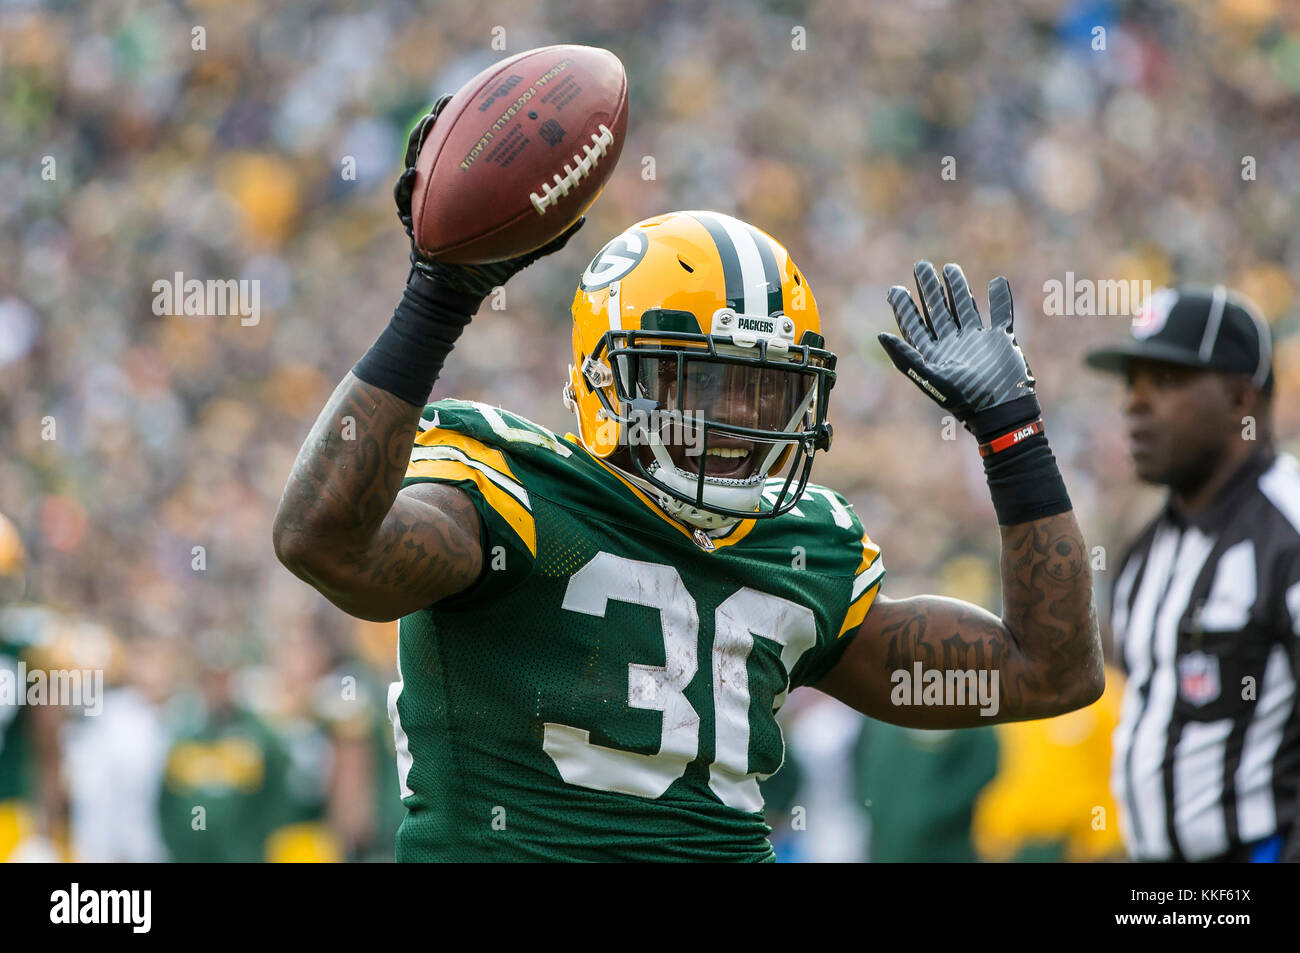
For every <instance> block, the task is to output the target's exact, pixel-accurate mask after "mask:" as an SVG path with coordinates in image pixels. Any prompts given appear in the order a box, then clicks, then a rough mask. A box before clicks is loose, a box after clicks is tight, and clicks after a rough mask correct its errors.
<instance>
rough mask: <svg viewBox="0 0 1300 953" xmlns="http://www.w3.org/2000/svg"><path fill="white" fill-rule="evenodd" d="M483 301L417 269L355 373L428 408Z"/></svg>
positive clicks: (353, 369) (353, 371)
mask: <svg viewBox="0 0 1300 953" xmlns="http://www.w3.org/2000/svg"><path fill="white" fill-rule="evenodd" d="M482 301H483V299H482V298H480V297H477V296H475V295H472V294H466V293H464V292H460V291H455V290H453V289H450V288H447V287H446V286H444V285H441V284H438V283H437V282H434V281H432V280H430V279H429V278H428V277H426V276H425V275H422V274H421V273H420V272H418V271H414V270H412V272H411V274H410V277H409V278H408V279H407V282H406V290H405V291H404V292H403V293H402V300H401V301H400V302H399V303H398V305H397V308H396V309H394V311H393V317H392V318H391V319H390V320H389V322H388V327H386V328H384V330H383V333H381V334H380V335H379V338H378V340H376V341H375V343H374V344H372V345H371V346H370V350H369V351H367V352H366V353H365V356H364V357H362V358H361V360H359V361H357V363H356V365H355V366H354V367H353V368H352V373H353V374H355V375H356V376H357V378H358V379H360V380H363V381H365V382H366V383H367V384H372V385H374V386H375V387H378V388H381V389H382V390H386V391H388V392H389V393H390V394H393V395H395V396H397V397H400V398H402V400H404V401H406V402H407V403H411V404H416V405H418V406H423V405H424V403H425V401H427V400H428V399H429V392H430V391H431V390H433V385H434V382H435V381H437V379H438V375H439V374H440V373H442V365H443V362H445V361H446V360H447V355H448V354H450V353H451V349H452V348H453V347H455V346H456V339H457V338H459V337H460V335H461V332H462V331H464V330H465V326H466V325H467V324H469V322H470V319H471V318H472V316H473V315H474V312H476V311H478V308H479V305H480V304H482Z"/></svg>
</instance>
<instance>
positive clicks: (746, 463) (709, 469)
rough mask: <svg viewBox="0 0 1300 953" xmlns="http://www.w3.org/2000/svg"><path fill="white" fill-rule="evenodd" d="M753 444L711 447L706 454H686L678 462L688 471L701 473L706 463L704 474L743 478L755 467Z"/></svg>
mask: <svg viewBox="0 0 1300 953" xmlns="http://www.w3.org/2000/svg"><path fill="white" fill-rule="evenodd" d="M754 458H755V450H754V445H753V444H740V445H735V446H720V447H709V449H708V450H707V451H706V452H705V453H704V454H698V453H697V454H686V455H685V456H684V458H683V459H682V461H681V462H680V463H679V464H678V466H680V467H681V468H682V469H683V470H685V471H686V472H687V473H696V474H697V473H699V472H700V463H701V461H703V464H704V475H705V476H710V477H717V478H718V479H722V480H743V479H745V478H746V477H748V476H749V475H750V474H751V473H752V471H753V469H754Z"/></svg>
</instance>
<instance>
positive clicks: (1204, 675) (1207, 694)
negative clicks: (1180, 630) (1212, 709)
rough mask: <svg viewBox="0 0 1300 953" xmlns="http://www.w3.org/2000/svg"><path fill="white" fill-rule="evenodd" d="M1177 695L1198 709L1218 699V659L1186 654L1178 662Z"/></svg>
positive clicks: (1198, 653)
mask: <svg viewBox="0 0 1300 953" xmlns="http://www.w3.org/2000/svg"><path fill="white" fill-rule="evenodd" d="M1178 694H1180V695H1182V696H1183V698H1184V699H1186V700H1187V701H1189V702H1191V703H1192V704H1193V705H1195V706H1197V707H1198V708H1199V707H1201V706H1202V705H1208V704H1209V703H1210V702H1212V701H1214V700H1215V699H1216V698H1218V697H1219V659H1218V657H1217V656H1214V655H1207V654H1206V653H1204V652H1188V653H1187V654H1186V655H1184V656H1183V657H1182V658H1180V659H1179V660H1178Z"/></svg>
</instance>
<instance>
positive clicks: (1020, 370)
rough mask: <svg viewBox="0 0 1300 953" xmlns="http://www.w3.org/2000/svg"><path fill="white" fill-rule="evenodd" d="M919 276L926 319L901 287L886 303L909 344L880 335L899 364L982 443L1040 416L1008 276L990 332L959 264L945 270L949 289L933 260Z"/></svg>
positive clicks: (992, 295) (993, 306)
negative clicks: (1014, 324)
mask: <svg viewBox="0 0 1300 953" xmlns="http://www.w3.org/2000/svg"><path fill="white" fill-rule="evenodd" d="M913 273H914V275H915V277H916V287H917V291H918V292H919V295H920V298H921V307H922V308H923V309H924V311H925V320H922V318H921V315H920V314H918V313H917V310H916V304H915V303H914V302H913V301H912V296H911V295H910V294H909V293H908V291H907V289H906V288H904V287H902V286H901V285H894V287H892V288H890V289H889V294H888V295H887V296H886V300H888V301H889V304H890V307H892V308H893V309H894V319H895V320H896V321H897V322H898V329H899V330H900V331H901V332H902V333H903V338H905V339H906V340H903V339H902V338H899V337H897V336H895V335H893V334H889V333H886V332H884V331H882V332H881V333H880V334H879V335H878V336H877V338H878V340H879V341H880V345H881V347H883V348H884V349H885V353H887V354H888V355H889V359H890V360H891V361H893V362H894V366H895V367H897V368H898V369H899V370H900V371H902V372H903V373H904V374H906V375H907V376H908V377H909V378H911V380H912V382H913V383H915V384H916V386H917V387H919V388H921V390H923V391H924V392H925V393H926V395H927V396H929V397H930V399H932V400H933V401H934V402H935V403H937V404H938V405H939V406H940V407H943V408H944V409H945V410H947V411H949V412H950V413H952V415H953V416H954V417H956V418H957V419H958V420H960V421H961V422H962V423H963V424H964V425H965V426H966V429H967V430H969V431H970V432H971V433H973V434H975V436H976V437H977V438H978V439H979V440H980V441H981V442H982V441H984V440H986V439H988V438H989V437H990V436H991V435H993V434H995V433H997V432H999V431H1001V430H1005V429H1006V428H1008V427H1011V426H1014V425H1015V424H1018V423H1022V422H1024V421H1031V420H1035V419H1037V417H1038V416H1039V412H1040V411H1039V407H1038V397H1037V395H1036V393H1035V391H1034V376H1033V374H1032V373H1031V372H1030V370H1029V364H1028V363H1027V362H1026V361H1025V355H1024V354H1023V353H1022V352H1021V350H1020V345H1019V344H1017V343H1016V337H1015V334H1014V332H1013V330H1012V326H1011V318H1012V315H1011V288H1010V286H1009V285H1008V284H1007V279H1006V278H994V279H993V280H992V281H990V282H989V310H990V311H991V319H992V325H991V326H990V327H988V328H986V327H984V322H983V321H982V320H981V319H980V314H979V310H978V309H977V308H976V307H975V299H974V298H973V297H972V296H971V293H970V288H969V286H968V285H967V284H966V276H965V275H963V274H962V270H961V269H960V268H959V267H957V266H956V265H953V264H948V265H944V266H943V284H942V285H940V283H939V277H938V275H936V274H935V271H934V265H932V264H931V263H930V262H928V261H918V262H917V263H916V266H915V267H914V269H913Z"/></svg>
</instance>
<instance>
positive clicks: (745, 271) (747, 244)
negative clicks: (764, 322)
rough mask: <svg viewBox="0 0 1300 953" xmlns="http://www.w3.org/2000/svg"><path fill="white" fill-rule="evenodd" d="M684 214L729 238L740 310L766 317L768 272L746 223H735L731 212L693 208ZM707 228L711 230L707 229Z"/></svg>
mask: <svg viewBox="0 0 1300 953" xmlns="http://www.w3.org/2000/svg"><path fill="white" fill-rule="evenodd" d="M686 214H687V215H691V216H694V217H695V218H697V219H699V220H700V221H701V222H705V223H712V224H714V225H716V226H717V227H719V228H721V229H722V230H723V231H724V232H725V233H726V235H727V237H728V238H729V239H731V245H732V247H733V248H734V249H735V252H736V258H737V259H738V260H739V261H740V281H741V286H742V287H741V294H742V295H743V297H742V299H741V301H742V306H741V311H743V312H744V313H745V314H753V315H762V316H764V317H766V316H767V292H768V280H767V273H766V271H765V270H764V268H763V258H762V256H761V255H760V254H759V252H758V245H757V244H756V243H755V242H754V236H753V233H751V232H750V230H749V229H748V228H747V227H746V226H745V223H744V222H738V221H736V220H735V219H734V218H732V217H731V216H730V215H723V214H722V213H721V212H703V211H694V212H687V213H686ZM710 231H714V230H713V229H710Z"/></svg>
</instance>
